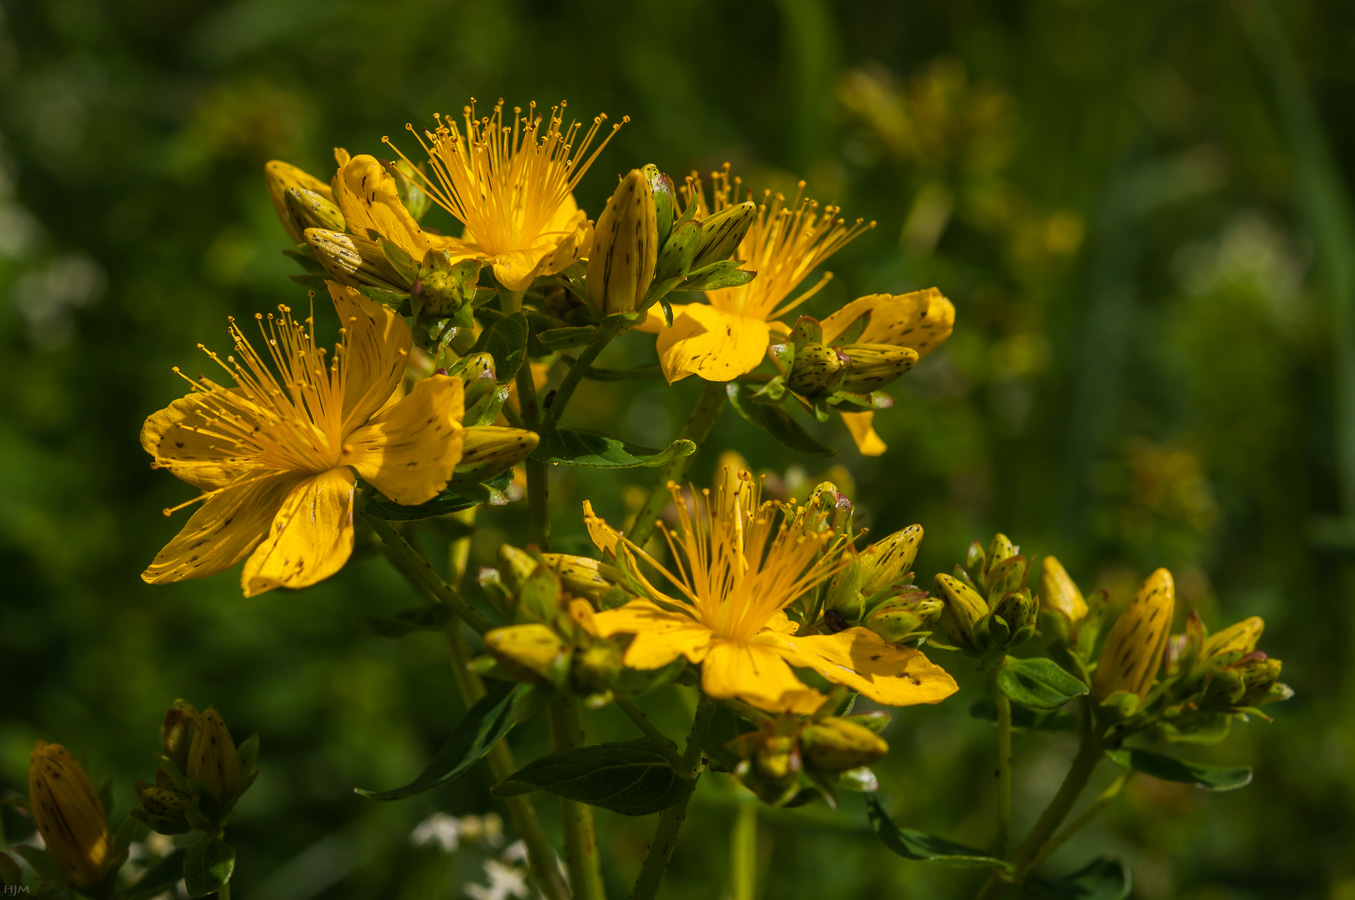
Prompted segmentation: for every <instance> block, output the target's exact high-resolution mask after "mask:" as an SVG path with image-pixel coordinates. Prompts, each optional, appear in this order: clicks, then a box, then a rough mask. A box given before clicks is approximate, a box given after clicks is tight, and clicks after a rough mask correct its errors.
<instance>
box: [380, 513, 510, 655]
mask: <svg viewBox="0 0 1355 900" xmlns="http://www.w3.org/2000/svg"><path fill="white" fill-rule="evenodd" d="M367 522H368V524H370V525H371V526H372V530H373V531H375V532H376V533H377V534H378V535H379V536H380V537H381V540H382V542H383V543H384V544H385V545H386V550H387V552H388V553H389V554H390V556H391V559H392V560H393V561H394V562H395V564H396V565H395V567H396V568H397V569H399V570H400V571H401V572H402V573H404V576H405V577H406V578H407V579H409V582H410V583H411V584H413V585H414V586H415V587H416V588H418V589H419V590H421V591H423V592H424V593H425V594H426V595H427V596H428V597H429V598H431V599H432V600H435V601H436V602H438V603H442V604H445V605H446V606H447V607H448V608H449V609H451V611H452V612H454V613H456V614H457V615H458V616H460V617H461V619H462V620H463V621H464V622H465V623H466V624H467V625H469V626H470V627H471V628H474V629H475V630H476V631H477V632H479V633H480V634H484V633H485V632H486V631H489V630H490V629H491V628H493V627H494V625H493V623H491V622H490V621H489V620H488V619H486V618H485V617H484V616H482V615H480V614H479V613H478V612H476V611H475V610H473V609H471V607H470V605H469V604H468V603H466V601H465V600H463V599H461V595H460V594H458V593H457V592H456V591H454V590H452V587H451V585H449V584H448V583H447V582H445V581H443V580H442V576H441V575H439V574H438V573H437V572H435V571H433V567H432V566H430V565H429V564H428V560H426V559H424V558H423V556H422V555H421V554H420V553H419V551H417V550H415V549H414V548H413V547H411V546H410V544H409V541H406V540H405V539H404V537H403V536H402V535H401V534H400V532H398V531H396V530H395V529H394V528H393V527H392V526H391V524H390V523H389V522H387V521H386V520H385V519H378V518H376V517H375V516H367Z"/></svg>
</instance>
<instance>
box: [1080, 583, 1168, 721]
mask: <svg viewBox="0 0 1355 900" xmlns="http://www.w3.org/2000/svg"><path fill="white" fill-rule="evenodd" d="M1175 609H1176V585H1175V583H1174V582H1173V581H1172V576H1171V573H1170V572H1168V571H1167V570H1166V569H1158V570H1157V571H1156V572H1154V573H1153V574H1152V575H1150V576H1149V577H1148V580H1147V581H1145V582H1144V583H1143V586H1142V587H1140V588H1139V592H1138V593H1137V594H1135V595H1134V599H1133V600H1132V601H1130V603H1129V606H1127V607H1125V610H1124V612H1122V613H1121V614H1120V618H1119V619H1117V620H1116V621H1115V625H1114V626H1113V627H1112V628H1111V629H1110V634H1108V635H1106V642H1105V644H1104V645H1103V646H1102V648H1101V657H1100V659H1099V660H1098V662H1097V664H1096V674H1095V676H1094V677H1093V679H1092V688H1093V690H1094V691H1095V693H1096V697H1097V699H1099V700H1105V699H1106V698H1107V697H1109V696H1110V695H1111V694H1115V693H1118V692H1120V691H1128V692H1129V693H1132V694H1137V695H1138V697H1139V699H1140V700H1142V699H1143V698H1144V697H1146V696H1147V695H1148V691H1149V690H1150V689H1151V688H1152V686H1153V682H1154V681H1155V680H1156V679H1157V672H1158V669H1159V668H1161V666H1162V658H1163V651H1164V650H1165V648H1166V645H1167V636H1168V631H1169V630H1170V629H1171V623H1172V614H1173V612H1174V611H1175Z"/></svg>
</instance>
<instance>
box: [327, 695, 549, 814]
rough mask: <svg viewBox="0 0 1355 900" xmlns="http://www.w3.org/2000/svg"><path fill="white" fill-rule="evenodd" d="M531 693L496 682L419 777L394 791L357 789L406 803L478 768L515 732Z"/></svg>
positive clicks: (372, 796) (378, 796) (355, 789)
mask: <svg viewBox="0 0 1355 900" xmlns="http://www.w3.org/2000/svg"><path fill="white" fill-rule="evenodd" d="M528 690H530V687H529V686H528V685H525V684H514V683H513V682H510V681H496V682H494V683H493V684H492V685H491V686H490V687H489V690H488V691H487V692H486V693H485V695H484V696H483V697H481V698H480V699H479V700H477V701H476V702H475V704H474V705H473V706H471V708H470V709H468V710H466V715H465V716H463V717H462V719H461V721H460V722H458V723H457V725H456V731H455V732H453V733H452V737H451V740H449V741H447V743H446V744H445V745H443V748H442V749H441V750H439V751H438V754H437V756H435V757H433V761H432V762H430V763H429V764H428V766H427V768H425V769H424V770H423V772H421V773H420V774H419V777H418V778H415V779H414V780H413V781H411V782H410V783H409V784H407V785H405V786H404V787H399V788H395V789H394V790H390V791H367V790H363V789H362V788H354V789H353V790H354V791H355V792H357V793H359V794H361V795H362V796H364V797H366V798H368V799H369V800H403V799H404V798H405V797H412V796H414V795H415V794H421V793H423V792H424V791H428V790H432V789H433V788H435V787H438V786H439V785H443V784H446V783H447V782H449V781H451V780H452V779H453V778H455V777H456V776H458V775H460V774H461V773H462V772H465V771H466V770H467V769H469V768H470V767H471V766H473V765H475V763H476V762H478V761H479V759H480V758H481V757H482V756H484V755H485V754H486V753H488V752H489V751H490V750H491V749H492V748H493V746H494V745H495V744H497V743H498V742H499V740H500V739H501V738H502V737H503V736H504V735H506V734H507V733H508V732H509V731H510V730H511V729H512V727H513V724H514V722H515V720H514V718H513V712H514V710H515V709H516V707H517V705H518V703H519V702H520V701H521V700H522V697H523V695H525V694H526V693H527V691H528Z"/></svg>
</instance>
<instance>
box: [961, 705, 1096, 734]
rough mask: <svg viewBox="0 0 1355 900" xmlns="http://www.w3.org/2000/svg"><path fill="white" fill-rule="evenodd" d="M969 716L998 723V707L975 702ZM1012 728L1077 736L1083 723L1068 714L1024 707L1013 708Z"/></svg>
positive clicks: (970, 707)
mask: <svg viewBox="0 0 1355 900" xmlns="http://www.w3.org/2000/svg"><path fill="white" fill-rule="evenodd" d="M969 715H970V717H972V718H975V719H978V720H980V721H983V722H996V721H997V707H996V706H994V705H993V701H992V700H975V701H974V702H973V703H971V704H970V705H969ZM1012 727H1013V728H1015V729H1017V730H1019V731H1058V732H1067V733H1069V734H1077V733H1078V732H1080V731H1081V730H1082V723H1081V722H1079V721H1078V720H1077V717H1076V716H1071V715H1069V714H1068V713H1066V712H1058V711H1057V710H1054V711H1049V712H1046V711H1043V710H1035V709H1029V708H1027V707H1024V706H1013V707H1012Z"/></svg>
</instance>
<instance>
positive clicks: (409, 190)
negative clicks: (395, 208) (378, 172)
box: [386, 159, 433, 222]
mask: <svg viewBox="0 0 1355 900" xmlns="http://www.w3.org/2000/svg"><path fill="white" fill-rule="evenodd" d="M386 171H388V172H390V174H391V178H392V179H393V180H394V181H395V192H396V193H397V194H398V195H399V196H400V202H401V203H402V204H404V207H405V209H407V210H409V214H410V215H411V216H413V217H414V221H416V222H417V221H419V220H420V219H422V218H423V216H424V213H426V212H428V208H429V207H430V206H432V205H433V201H432V199H431V198H429V196H428V192H427V191H425V190H424V189H423V183H424V182H423V177H422V175H420V174H417V170H416V169H415V168H414V167H413V166H412V165H410V164H409V163H408V162H406V161H405V160H403V159H397V160H395V161H394V162H388V163H386Z"/></svg>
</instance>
